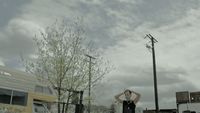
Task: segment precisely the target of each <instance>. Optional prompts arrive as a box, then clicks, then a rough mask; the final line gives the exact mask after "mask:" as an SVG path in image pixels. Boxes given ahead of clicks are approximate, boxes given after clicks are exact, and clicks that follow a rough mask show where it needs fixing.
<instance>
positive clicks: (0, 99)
mask: <svg viewBox="0 0 200 113" xmlns="http://www.w3.org/2000/svg"><path fill="white" fill-rule="evenodd" d="M27 98H28V93H25V92H20V91H13V90H9V89H3V88H0V103H4V104H13V105H23V106H26V104H27Z"/></svg>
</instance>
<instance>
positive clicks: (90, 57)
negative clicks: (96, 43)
mask: <svg viewBox="0 0 200 113" xmlns="http://www.w3.org/2000/svg"><path fill="white" fill-rule="evenodd" d="M85 56H87V57H88V58H89V91H88V97H89V100H88V113H90V109H91V96H90V95H91V68H92V59H95V58H94V57H92V56H91V55H88V54H85Z"/></svg>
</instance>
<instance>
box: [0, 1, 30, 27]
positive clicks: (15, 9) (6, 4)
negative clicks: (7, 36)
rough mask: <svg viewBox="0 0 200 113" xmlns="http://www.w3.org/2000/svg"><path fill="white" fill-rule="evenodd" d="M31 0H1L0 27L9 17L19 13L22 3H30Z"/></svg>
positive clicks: (5, 23)
mask: <svg viewBox="0 0 200 113" xmlns="http://www.w3.org/2000/svg"><path fill="white" fill-rule="evenodd" d="M30 1H31V0H14V1H13V0H1V1H0V15H1V20H0V29H3V28H4V27H5V26H6V25H7V24H8V22H9V21H10V19H12V18H15V17H16V16H18V15H20V14H21V8H22V6H23V5H25V4H28V3H30Z"/></svg>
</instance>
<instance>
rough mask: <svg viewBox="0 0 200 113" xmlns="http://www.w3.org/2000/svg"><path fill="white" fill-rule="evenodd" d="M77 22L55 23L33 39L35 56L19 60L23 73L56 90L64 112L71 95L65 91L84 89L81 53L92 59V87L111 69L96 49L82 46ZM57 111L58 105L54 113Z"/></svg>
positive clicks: (85, 67) (84, 64)
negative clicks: (35, 77) (91, 56)
mask: <svg viewBox="0 0 200 113" xmlns="http://www.w3.org/2000/svg"><path fill="white" fill-rule="evenodd" d="M81 23H82V21H80V20H78V21H75V22H73V23H72V24H68V23H67V22H66V21H56V22H55V23H54V24H53V25H51V26H49V27H47V28H46V29H45V31H44V32H40V35H38V36H35V38H34V41H35V42H36V47H37V52H36V54H35V56H37V57H36V58H34V59H32V60H30V59H29V60H28V59H24V58H22V60H23V61H24V64H25V68H26V71H28V72H30V73H33V74H35V75H36V76H37V78H38V80H40V81H41V82H45V81H47V83H49V84H50V85H51V86H52V87H57V88H56V93H57V97H58V100H57V101H58V102H66V103H67V104H66V110H65V111H66V112H67V111H68V103H69V101H70V98H71V95H72V94H71V92H67V89H70V90H84V89H86V88H87V87H88V81H89V78H88V77H89V76H88V71H89V70H88V62H86V57H85V54H93V56H95V58H96V60H95V63H94V65H93V67H92V73H93V74H92V75H93V76H92V85H94V84H96V83H97V82H98V81H99V80H101V79H102V77H103V76H104V75H105V74H106V73H108V72H109V71H110V70H111V68H112V67H111V66H110V65H109V62H108V61H106V60H104V59H103V57H101V55H100V53H99V52H98V51H97V50H95V49H91V46H90V44H86V38H85V33H84V30H83V27H82V25H81ZM63 89H64V90H63ZM60 109H61V105H60V104H58V113H60V112H61V111H60Z"/></svg>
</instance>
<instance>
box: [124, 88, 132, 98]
mask: <svg viewBox="0 0 200 113" xmlns="http://www.w3.org/2000/svg"><path fill="white" fill-rule="evenodd" d="M124 94H125V98H126V100H130V99H131V90H129V89H126V90H125V91H124Z"/></svg>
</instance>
